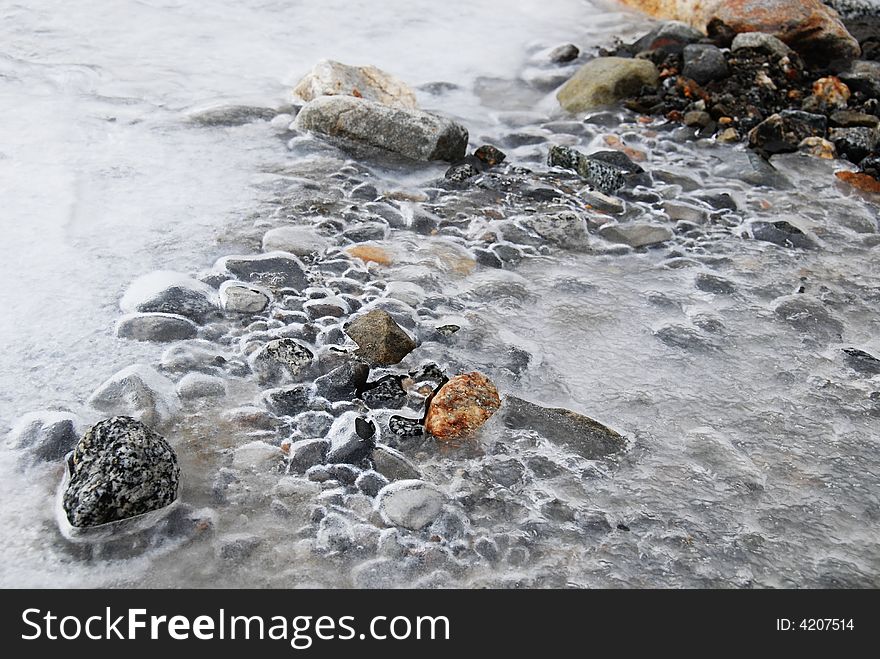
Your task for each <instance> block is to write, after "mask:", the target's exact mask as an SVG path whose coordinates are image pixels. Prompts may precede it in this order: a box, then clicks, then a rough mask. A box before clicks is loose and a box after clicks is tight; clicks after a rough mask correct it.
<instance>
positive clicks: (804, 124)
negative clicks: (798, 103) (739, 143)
mask: <svg viewBox="0 0 880 659" xmlns="http://www.w3.org/2000/svg"><path fill="white" fill-rule="evenodd" d="M826 124H827V120H826V118H825V117H824V116H823V115H820V114H813V113H810V112H803V111H801V110H783V111H782V112H779V113H778V114H774V115H771V116H769V117H768V118H767V119H765V120H764V121H762V122H761V123H760V124H758V125H757V126H755V127H754V128H753V129H752V130H750V131H749V145H750V146H752V147H754V148H757V149H760V150H762V151H764V152H765V153H769V154H774V153H788V152H792V151H797V149H798V145H800V143H801V141H802V140H804V139H805V138H807V137H824V136H825V129H826Z"/></svg>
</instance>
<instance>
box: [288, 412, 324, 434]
mask: <svg viewBox="0 0 880 659" xmlns="http://www.w3.org/2000/svg"><path fill="white" fill-rule="evenodd" d="M332 424H333V416H332V415H331V414H328V413H327V412H320V411H309V412H303V413H302V414H297V415H296V416H295V417H294V418H293V426H294V428H296V429H297V430H298V431H299V432H300V433H301V434H302V435H303V437H323V436H324V435H325V434H326V433H327V431H328V430H329V429H330V426H331V425H332Z"/></svg>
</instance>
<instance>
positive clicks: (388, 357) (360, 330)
mask: <svg viewBox="0 0 880 659" xmlns="http://www.w3.org/2000/svg"><path fill="white" fill-rule="evenodd" d="M345 333H346V334H348V336H350V337H351V338H352V340H353V341H354V342H355V343H357V344H358V350H357V352H356V354H357V355H359V356H360V357H363V358H364V359H365V360H367V361H368V362H369V363H371V364H373V365H375V366H391V365H393V364H397V363H398V362H399V361H400V360H402V359H403V358H404V357H406V356H407V355H408V354H409V353H410V352H412V351H413V350H415V348H416V343H415V341H413V340H412V338H410V336H409V335H408V334H407V333H406V332H405V331H404V330H403V329H402V328H401V327H400V325H398V324H397V322H396V321H395V320H394V318H392V317H391V314H389V313H388V312H387V311H384V310H382V309H375V310H373V311H370V312H369V313H366V314H363V315H360V316H357V317H356V318H355V319H354V320H352V321H351V322H350V323H349V324H348V325H346V326H345Z"/></svg>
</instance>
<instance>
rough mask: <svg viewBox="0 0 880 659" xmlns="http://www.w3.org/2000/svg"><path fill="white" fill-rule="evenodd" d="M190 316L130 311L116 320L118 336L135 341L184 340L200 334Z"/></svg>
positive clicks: (164, 341) (163, 341)
mask: <svg viewBox="0 0 880 659" xmlns="http://www.w3.org/2000/svg"><path fill="white" fill-rule="evenodd" d="M198 331H199V327H198V325H196V324H195V323H194V322H193V321H191V320H190V319H189V318H186V317H184V316H179V315H177V314H171V313H129V314H125V315H124V316H123V317H122V318H120V319H119V320H118V321H117V322H116V336H118V337H119V338H120V339H133V340H135V341H156V342H161V343H167V342H169V341H183V340H185V339H192V338H195V336H196V335H197V334H198Z"/></svg>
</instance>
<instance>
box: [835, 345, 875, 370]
mask: <svg viewBox="0 0 880 659" xmlns="http://www.w3.org/2000/svg"><path fill="white" fill-rule="evenodd" d="M843 352H844V357H843V361H844V362H845V363H846V365H847V366H849V367H850V368H851V369H853V370H854V371H856V372H858V373H861V374H862V375H868V376H873V375H880V359H877V358H876V357H874V356H873V355H871V354H868V353H867V352H865V351H864V350H859V349H857V348H844V349H843Z"/></svg>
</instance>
